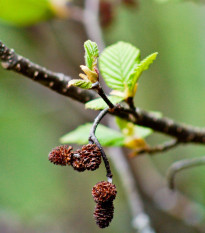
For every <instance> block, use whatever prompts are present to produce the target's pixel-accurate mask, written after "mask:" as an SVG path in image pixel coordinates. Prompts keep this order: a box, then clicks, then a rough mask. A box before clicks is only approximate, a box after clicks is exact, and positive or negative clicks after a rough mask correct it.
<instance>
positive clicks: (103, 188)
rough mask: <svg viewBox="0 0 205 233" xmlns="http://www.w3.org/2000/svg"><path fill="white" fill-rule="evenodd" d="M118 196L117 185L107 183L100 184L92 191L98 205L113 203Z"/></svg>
mask: <svg viewBox="0 0 205 233" xmlns="http://www.w3.org/2000/svg"><path fill="white" fill-rule="evenodd" d="M116 194H117V190H116V187H115V185H114V184H111V183H110V182H107V181H101V182H98V183H97V184H96V185H95V186H94V187H93V189H92V195H93V198H94V200H95V202H96V203H100V202H110V201H113V200H114V199H115V197H116Z"/></svg>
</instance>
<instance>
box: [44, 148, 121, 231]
mask: <svg viewBox="0 0 205 233" xmlns="http://www.w3.org/2000/svg"><path fill="white" fill-rule="evenodd" d="M48 159H49V161H50V162H52V163H54V164H55V165H61V166H66V165H71V166H72V167H73V168H74V169H75V170H77V171H79V172H82V171H85V170H90V171H94V170H96V169H97V168H98V167H99V166H100V163H101V151H100V149H99V148H98V147H97V146H96V145H95V144H88V145H84V146H83V147H82V148H81V149H78V150H76V151H73V148H72V147H71V146H67V145H62V146H58V147H56V148H54V149H53V150H52V151H51V152H50V153H49V155H48ZM116 194H117V191H116V187H115V185H113V184H112V183H110V182H107V181H101V182H99V183H97V184H96V185H95V186H94V187H93V189H92V196H93V198H94V201H95V202H96V207H95V212H94V218H95V221H96V223H97V225H98V226H99V227H100V228H105V227H108V226H109V224H110V222H111V221H112V218H113V213H114V206H113V200H114V199H115V197H116Z"/></svg>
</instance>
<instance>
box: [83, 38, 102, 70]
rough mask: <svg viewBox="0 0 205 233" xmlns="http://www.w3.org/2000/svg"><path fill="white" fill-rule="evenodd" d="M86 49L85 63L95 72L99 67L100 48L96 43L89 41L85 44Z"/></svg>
mask: <svg viewBox="0 0 205 233" xmlns="http://www.w3.org/2000/svg"><path fill="white" fill-rule="evenodd" d="M84 48H85V63H86V66H87V67H88V68H89V69H90V70H92V71H93V69H94V67H95V66H96V65H97V58H98V56H99V50H98V46H97V44H96V43H95V42H92V41H90V40H87V41H86V42H85V43H84Z"/></svg>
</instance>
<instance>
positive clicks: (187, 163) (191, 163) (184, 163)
mask: <svg viewBox="0 0 205 233" xmlns="http://www.w3.org/2000/svg"><path fill="white" fill-rule="evenodd" d="M201 165H205V157H201V158H194V159H184V160H180V161H177V162H175V163H173V164H172V165H171V167H170V168H169V170H168V173H167V180H168V184H169V188H170V189H172V190H174V188H175V184H174V178H175V176H176V174H177V173H178V172H180V171H182V170H184V169H187V168H191V167H195V166H201Z"/></svg>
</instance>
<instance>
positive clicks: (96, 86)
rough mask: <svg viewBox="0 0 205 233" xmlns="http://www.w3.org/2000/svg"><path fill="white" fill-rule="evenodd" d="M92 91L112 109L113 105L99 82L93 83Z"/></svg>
mask: <svg viewBox="0 0 205 233" xmlns="http://www.w3.org/2000/svg"><path fill="white" fill-rule="evenodd" d="M92 89H94V90H95V91H96V92H97V93H98V95H99V96H100V97H101V98H102V99H103V100H104V101H105V103H106V104H107V105H108V106H109V108H110V109H113V108H114V107H115V106H114V104H113V103H112V102H111V101H110V100H109V99H108V97H107V96H106V94H105V92H104V90H103V88H102V87H101V85H100V83H99V82H96V83H94V84H93V86H92Z"/></svg>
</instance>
